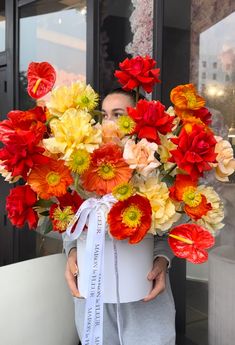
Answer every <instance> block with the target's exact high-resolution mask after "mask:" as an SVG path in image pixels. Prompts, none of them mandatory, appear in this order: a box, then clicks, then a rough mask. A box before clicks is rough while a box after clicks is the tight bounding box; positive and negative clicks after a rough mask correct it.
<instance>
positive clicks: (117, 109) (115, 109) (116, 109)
mask: <svg viewBox="0 0 235 345" xmlns="http://www.w3.org/2000/svg"><path fill="white" fill-rule="evenodd" d="M119 110H121V111H124V109H123V108H114V109H112V111H119Z"/></svg>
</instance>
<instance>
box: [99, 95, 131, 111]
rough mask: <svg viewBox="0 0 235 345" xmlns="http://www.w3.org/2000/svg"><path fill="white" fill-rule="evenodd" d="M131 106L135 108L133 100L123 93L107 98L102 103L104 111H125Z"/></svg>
mask: <svg viewBox="0 0 235 345" xmlns="http://www.w3.org/2000/svg"><path fill="white" fill-rule="evenodd" d="M130 106H133V102H132V100H131V98H130V97H129V96H128V95H123V94H121V93H113V94H111V95H108V96H106V97H105V99H104V100H103V103H102V109H118V108H120V109H125V108H126V107H130Z"/></svg>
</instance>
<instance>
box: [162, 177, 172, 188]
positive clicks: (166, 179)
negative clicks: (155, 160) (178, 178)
mask: <svg viewBox="0 0 235 345" xmlns="http://www.w3.org/2000/svg"><path fill="white" fill-rule="evenodd" d="M174 181H175V178H174V177H173V176H171V175H166V176H165V177H164V178H163V179H162V182H165V183H166V184H167V187H170V186H172V185H173V184H174Z"/></svg>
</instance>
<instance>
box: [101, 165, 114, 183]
mask: <svg viewBox="0 0 235 345" xmlns="http://www.w3.org/2000/svg"><path fill="white" fill-rule="evenodd" d="M98 175H99V176H100V177H101V178H102V179H103V180H111V179H112V178H114V177H115V167H114V166H113V165H112V164H111V163H103V164H101V165H100V166H99V169H98Z"/></svg>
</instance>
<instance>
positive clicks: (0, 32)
mask: <svg viewBox="0 0 235 345" xmlns="http://www.w3.org/2000/svg"><path fill="white" fill-rule="evenodd" d="M5 25H6V22H5V21H1V22H0V52H2V51H4V50H5V32H6V31H5Z"/></svg>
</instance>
